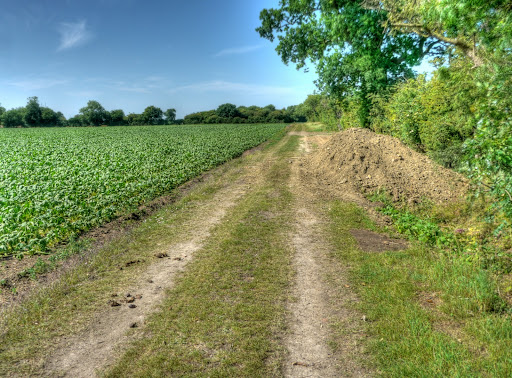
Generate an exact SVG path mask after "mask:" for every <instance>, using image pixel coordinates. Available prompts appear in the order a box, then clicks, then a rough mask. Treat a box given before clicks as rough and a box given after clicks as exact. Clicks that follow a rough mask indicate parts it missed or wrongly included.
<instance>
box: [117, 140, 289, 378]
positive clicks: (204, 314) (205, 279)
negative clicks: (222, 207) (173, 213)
mask: <svg viewBox="0 0 512 378" xmlns="http://www.w3.org/2000/svg"><path fill="white" fill-rule="evenodd" d="M297 144H298V138H296V137H292V138H287V142H286V143H285V144H284V145H282V146H281V148H280V150H279V151H278V153H277V154H276V155H277V156H278V157H279V158H278V159H276V162H274V163H273V164H271V165H270V166H269V169H268V170H267V172H266V178H265V180H264V184H263V186H262V187H259V188H254V191H253V192H252V193H250V194H249V195H247V196H246V197H245V198H244V200H243V201H241V202H240V204H238V205H237V206H236V207H235V208H234V209H233V210H232V212H231V213H230V216H229V219H227V220H226V221H225V222H224V223H223V224H221V225H219V226H217V228H216V229H215V230H214V232H213V234H212V237H211V239H210V240H209V242H208V243H207V245H206V246H205V247H204V248H203V249H202V250H201V251H198V252H196V255H195V259H194V260H193V262H192V263H191V264H190V265H189V266H188V269H187V271H186V273H185V274H184V276H183V277H182V278H181V279H180V281H179V282H178V284H177V285H176V287H175V288H174V289H173V290H172V291H169V293H168V297H167V298H166V300H165V301H164V303H163V304H162V306H161V310H160V311H159V312H158V313H156V314H154V315H153V316H152V317H151V318H150V319H149V320H148V322H147V325H146V330H145V332H146V337H145V338H143V339H141V340H139V341H136V342H135V343H134V345H133V346H132V347H131V348H130V349H129V350H128V351H127V352H126V353H125V355H124V356H123V357H122V358H121V360H120V361H119V362H118V363H117V365H116V366H115V367H113V368H112V369H111V370H110V371H109V372H108V374H107V376H109V377H125V376H137V377H161V376H208V377H211V376H213V377H215V376H236V377H242V376H251V377H253V376H275V375H280V374H281V372H280V370H281V365H282V358H283V354H284V351H283V350H282V347H281V346H280V343H279V335H280V333H281V332H282V331H283V330H284V326H285V316H284V315H285V304H286V299H287V293H288V289H289V282H290V276H291V274H292V272H291V269H290V261H291V250H290V248H289V246H288V244H287V241H286V236H287V232H288V231H289V230H288V228H289V222H290V216H291V214H290V213H289V208H290V203H291V200H292V197H291V194H290V192H289V191H288V188H287V180H288V176H289V174H290V168H289V164H288V163H287V162H286V161H284V160H283V157H284V156H286V154H287V153H288V152H290V151H293V150H294V149H295V148H297Z"/></svg>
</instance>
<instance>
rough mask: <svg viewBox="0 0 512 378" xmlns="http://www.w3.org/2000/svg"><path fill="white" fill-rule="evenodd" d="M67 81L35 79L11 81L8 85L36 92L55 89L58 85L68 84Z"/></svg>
mask: <svg viewBox="0 0 512 378" xmlns="http://www.w3.org/2000/svg"><path fill="white" fill-rule="evenodd" d="M67 83H68V81H67V80H52V79H33V80H20V81H11V82H9V83H8V84H9V85H12V86H13V87H18V88H21V89H24V90H27V91H36V90H40V89H47V88H51V87H55V86H56V85H63V84H67Z"/></svg>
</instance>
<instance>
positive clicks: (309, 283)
mask: <svg viewBox="0 0 512 378" xmlns="http://www.w3.org/2000/svg"><path fill="white" fill-rule="evenodd" d="M301 136H303V138H302V139H301V144H300V151H301V152H302V153H303V154H306V158H307V154H310V153H311V152H312V151H314V150H315V149H316V148H318V146H319V145H322V144H324V143H325V141H326V140H327V138H328V137H327V136H325V135H312V134H311V133H309V134H308V133H305V134H303V133H301ZM302 166H303V164H302V162H301V161H296V162H295V164H294V165H293V167H292V176H291V180H290V190H291V192H292V193H293V194H294V198H295V203H294V213H295V227H294V231H293V233H292V235H290V239H291V244H292V247H293V249H294V251H295V256H294V260H293V264H294V269H295V270H296V277H295V283H294V286H293V289H292V298H294V299H295V300H293V301H291V302H290V304H289V308H288V311H289V317H288V324H289V329H290V330H289V334H288V335H287V336H286V338H285V340H284V342H285V346H286V348H287V350H288V353H289V354H288V357H287V359H286V362H285V366H284V373H285V376H287V377H339V376H344V377H364V376H368V374H369V372H368V371H367V370H366V369H365V368H363V367H362V366H361V364H360V355H361V354H360V353H361V349H360V347H359V346H358V340H359V339H360V338H361V337H363V336H362V335H361V333H360V332H359V333H358V332H347V333H346V336H345V337H344V338H343V340H337V342H338V344H342V345H343V347H342V348H341V350H343V353H334V352H333V350H332V348H331V347H330V346H329V341H331V322H332V321H335V322H337V323H343V324H345V325H346V327H347V330H350V329H353V328H354V327H356V328H359V327H358V326H359V324H360V322H361V317H360V316H359V314H357V313H356V312H355V311H353V310H352V306H351V304H352V303H353V302H354V301H356V300H357V298H356V296H355V294H354V292H353V291H352V290H350V288H349V286H348V285H345V286H347V288H346V290H344V291H343V292H342V293H341V295H339V294H338V295H336V298H334V296H335V294H334V293H335V292H336V293H339V291H338V290H334V288H333V287H332V286H330V284H329V283H328V282H327V274H328V273H329V272H330V271H331V268H330V267H331V266H333V265H334V264H333V262H332V261H330V259H329V257H328V255H329V251H330V249H331V248H332V247H331V246H330V245H329V244H328V243H327V241H326V238H325V235H324V231H323V230H324V229H325V222H326V221H325V219H323V218H322V216H321V214H320V213H319V212H318V209H319V207H321V206H320V202H321V201H322V197H321V196H319V192H318V191H317V190H316V187H315V186H313V185H311V182H310V181H309V180H308V179H307V175H304V171H303V168H302ZM340 273H341V274H340ZM336 275H337V281H338V282H339V281H343V282H346V281H347V278H346V276H345V275H344V272H340V271H337V272H336ZM334 301H335V303H336V305H333V302H334Z"/></svg>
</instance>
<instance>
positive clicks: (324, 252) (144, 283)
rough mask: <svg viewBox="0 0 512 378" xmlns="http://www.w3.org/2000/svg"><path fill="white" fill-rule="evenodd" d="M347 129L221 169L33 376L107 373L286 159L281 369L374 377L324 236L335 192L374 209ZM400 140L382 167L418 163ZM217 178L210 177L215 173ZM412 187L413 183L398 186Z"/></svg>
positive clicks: (357, 145) (342, 275) (303, 137)
mask: <svg viewBox="0 0 512 378" xmlns="http://www.w3.org/2000/svg"><path fill="white" fill-rule="evenodd" d="M348 132H349V133H352V134H351V135H352V137H354V139H353V140H352V142H351V139H350V137H351V136H350V134H346V133H345V134H346V135H345V137H346V139H345V140H343V139H340V135H342V136H343V133H341V134H338V135H336V138H337V139H333V138H332V137H331V135H329V134H326V133H308V132H292V133H290V134H289V135H288V136H286V137H285V138H284V139H283V140H282V141H281V142H280V145H284V144H285V143H287V141H290V140H291V139H292V138H299V139H300V143H299V144H298V147H297V148H296V150H294V151H293V152H291V153H289V155H286V158H285V157H283V156H281V155H279V154H278V152H277V151H278V149H277V147H275V146H273V147H270V148H264V149H260V148H256V149H254V150H253V151H252V154H254V156H253V155H250V154H245V155H244V157H243V158H242V159H245V160H242V161H241V163H240V164H238V165H236V164H235V165H234V166H233V167H232V168H226V169H228V171H226V172H224V173H223V175H224V174H227V175H228V176H229V174H230V173H229V172H230V171H229V169H231V170H232V171H233V172H235V171H236V172H235V173H231V176H229V177H235V178H236V179H233V180H226V179H225V176H223V175H217V180H218V181H219V182H220V183H221V186H220V189H219V190H218V191H216V192H215V194H214V195H213V196H212V197H211V198H208V199H205V200H203V201H202V202H201V201H200V202H198V203H197V204H196V205H195V206H194V207H192V209H191V210H190V211H191V213H190V214H189V216H188V218H186V219H187V221H185V222H182V223H179V224H178V225H174V226H173V227H174V228H173V234H172V235H174V236H172V237H170V238H167V239H166V241H165V242H162V240H159V239H155V240H149V241H147V248H148V250H150V251H151V255H149V256H155V255H156V256H159V257H161V258H154V261H152V263H151V264H148V265H145V268H144V269H139V270H138V271H133V274H136V277H135V279H134V280H132V283H131V284H130V285H127V286H123V287H120V288H118V290H116V291H115V292H112V293H111V294H112V296H111V300H109V304H115V305H112V306H110V305H105V304H104V305H103V307H102V309H101V310H99V311H95V312H94V313H93V314H92V315H91V316H90V318H89V321H88V323H87V324H86V326H85V327H84V328H83V329H81V330H80V332H77V333H75V334H74V335H70V336H66V335H65V334H63V337H59V338H57V339H56V340H55V345H53V346H52V347H51V348H50V349H49V350H50V353H49V354H48V355H47V356H46V357H45V358H44V361H42V362H37V363H35V366H37V367H36V368H35V369H36V371H38V373H37V374H38V375H44V376H69V377H90V376H94V375H95V374H99V375H101V374H103V373H104V372H105V371H106V369H108V368H109V367H110V366H113V365H115V364H116V362H117V361H118V359H119V358H120V357H121V356H122V355H123V353H124V351H125V349H126V348H128V347H129V346H130V345H131V343H132V341H134V340H137V339H140V338H143V337H147V334H145V333H144V332H145V331H144V329H145V321H146V319H147V318H148V317H149V316H150V315H151V314H153V313H155V312H158V311H159V305H160V304H161V303H162V301H163V300H164V298H165V297H166V295H167V293H169V292H171V291H172V290H173V288H174V287H175V284H176V282H177V280H179V279H180V277H181V275H182V274H183V272H186V271H187V265H188V264H190V263H191V262H193V261H194V254H195V253H196V252H197V251H200V250H201V249H202V247H203V246H204V245H205V244H206V243H207V242H208V241H209V240H210V239H211V238H212V230H213V229H214V228H215V227H216V226H218V225H222V224H224V223H225V222H227V219H228V218H229V214H230V211H231V209H232V208H234V207H236V206H237V205H238V204H239V203H240V202H242V201H243V200H244V199H245V198H250V197H251V196H252V195H253V194H254V193H256V191H257V190H259V189H258V188H263V187H267V188H268V187H272V185H273V183H272V182H270V181H268V182H267V181H266V180H270V178H269V177H271V176H269V175H268V174H267V173H268V172H269V171H271V170H272V168H273V167H275V166H276V162H282V160H283V159H286V162H287V164H289V166H288V167H289V173H290V174H289V175H284V176H283V177H286V180H287V181H286V182H285V183H284V184H285V186H286V187H288V190H289V193H290V194H291V197H292V200H291V202H290V203H291V205H290V206H291V207H290V208H288V209H287V210H286V211H284V210H283V214H267V216H268V217H283V218H284V219H287V222H289V224H290V226H291V228H290V232H289V233H288V234H287V236H286V240H287V244H288V245H289V247H290V251H291V254H292V255H291V261H292V271H293V272H294V275H293V278H292V280H291V282H290V283H289V284H290V286H289V287H290V292H289V294H288V296H289V300H288V304H287V306H286V307H287V308H286V312H287V315H286V322H287V327H286V328H287V331H286V333H285V334H283V335H275V337H276V338H277V339H279V343H280V344H282V347H283V348H284V350H285V353H284V354H283V356H284V358H283V359H282V360H281V365H282V366H281V367H280V371H281V373H282V375H284V376H288V377H335V376H357V377H360V376H371V375H372V374H371V372H370V371H368V370H367V369H368V368H367V367H363V365H364V364H362V362H361V355H362V354H363V353H364V351H363V347H362V346H361V345H362V343H361V340H362V339H363V338H364V330H363V328H364V327H362V323H361V322H362V321H361V314H358V313H357V311H355V310H354V307H353V303H354V302H357V300H358V299H357V296H356V295H355V293H354V291H353V290H352V289H351V287H350V285H349V281H348V278H347V277H346V268H345V267H342V266H339V265H340V264H339V263H335V262H334V261H333V260H332V257H331V252H332V248H333V247H332V246H331V245H330V244H329V241H328V237H327V236H326V232H327V231H326V230H327V229H328V220H327V218H326V209H325V208H324V207H323V206H324V203H326V202H328V201H329V200H333V199H337V200H342V201H345V202H351V203H356V204H357V205H359V206H360V207H363V208H365V209H367V210H369V211H370V213H371V212H372V205H371V203H369V202H368V201H367V200H366V199H365V197H364V195H363V193H362V192H364V189H365V186H364V185H360V184H358V185H356V184H357V183H355V182H354V180H355V179H354V178H353V177H352V176H351V175H353V174H354V173H353V169H356V170H359V169H363V170H364V169H365V167H366V166H367V165H368V159H367V157H366V155H364V154H363V153H362V152H361V151H363V152H364V151H366V153H367V152H368V151H367V150H369V149H370V147H368V146H367V145H365V144H364V143H363V142H362V141H360V140H359V139H360V134H361V133H364V131H363V132H359V131H348ZM365 137H368V136H366V135H365ZM379 138H380V137H377V142H378V144H380V147H383V146H382V144H383V143H386V139H385V138H384V139H382V138H380V139H379ZM367 139H368V138H367ZM368 140H369V143H370V144H372V143H374V142H373V141H372V139H371V138H370V139H368ZM375 143H376V142H375ZM393 143H395V142H394V141H393ZM278 145H279V144H278ZM339 145H342V146H344V148H345V149H346V148H348V149H350V150H351V151H353V155H354V156H353V158H350V156H349V155H350V154H347V153H344V152H343V150H339V151H338V150H336V148H337V147H336V146H339ZM402 147H403V146H400V145H396V146H395V150H393V151H391V152H390V154H391V155H390V156H395V155H397V154H398V155H400V156H402V157H403V156H405V158H403V159H398V160H396V162H395V161H391V163H390V162H388V160H389V159H388V157H389V156H387V155H385V154H384V155H383V156H382V157H379V158H377V160H379V162H382V164H380V166H382V167H384V168H385V169H388V168H389V166H390V164H394V163H396V164H401V167H402V168H401V172H402V175H404V172H405V171H406V169H407V167H406V165H405V163H404V162H403V160H404V159H405V160H406V159H411V160H412V163H411V164H413V165H417V164H419V163H421V162H418V160H417V159H416V156H415V155H414V154H412V153H411V154H408V155H407V154H406V153H405V152H404V151H405V150H404V151H402V150H401V149H402ZM357 149H359V150H361V151H358V150H357ZM397 151H398V152H397ZM345 152H346V151H345ZM363 155H364V156H363ZM347 156H349V158H347ZM252 157H255V158H254V159H252ZM361 157H362V158H361ZM347 159H348V160H347ZM391 159H394V157H392V158H391ZM379 162H376V163H375V164H370V166H368V168H366V169H367V171H366V172H369V169H372V171H371V172H370V173H369V174H368V175H367V178H366V180H367V181H368V180H373V181H371V182H373V183H377V184H375V185H377V186H378V185H379V184H378V180H379V179H382V180H384V179H390V177H387V176H386V174H385V170H384V174H381V173H379V171H378V169H379ZM427 163H428V162H427ZM427 163H426V164H427ZM428 164H430V163H428ZM347 169H348V170H347ZM432 174H434V175H435V177H436V178H437V181H436V183H437V184H442V183H441V182H440V181H439V180H438V178H439V177H441V176H442V175H443V174H445V172H443V171H442V170H437V171H436V172H434V173H432ZM450 174H451V173H450ZM214 176H215V175H213V176H212V177H214ZM212 177H210V178H207V179H206V180H214V178H212ZM397 177H398V178H400V177H402V176H400V175H398V176H397ZM450 177H452V176H450ZM453 177H454V178H455V179H458V178H457V177H455V176H453ZM391 179H392V177H391ZM340 180H341V181H340ZM343 180H345V181H343ZM346 180H348V181H346ZM375 180H377V181H375ZM342 181H343V182H342ZM448 181H449V180H448ZM368 182H370V181H368ZM397 182H398V181H397ZM343 183H345V184H343ZM395 184H396V185H399V184H400V183H399V182H398V184H397V183H395ZM413 187H414V186H413ZM443 188H444V187H443ZM447 188H448V186H447V187H446V188H444V189H443V190H438V188H433V190H432V194H433V195H434V196H436V195H438V194H439V195H441V197H443V196H446V195H449V194H450V193H448V190H449V189H447ZM407 190H410V188H405V189H404V190H402V191H401V190H399V191H398V192H397V193H402V192H406V191H407ZM434 199H435V198H434ZM353 236H354V238H355V239H356V240H358V241H359V245H360V247H361V249H363V250H369V251H382V250H386V249H394V248H395V247H396V248H398V249H400V248H403V247H405V245H403V244H400V243H399V242H394V241H390V240H389V239H386V238H385V237H383V236H381V235H378V234H371V233H369V232H367V231H365V232H363V230H354V233H353ZM395 244H396V245H395ZM203 253H204V252H203ZM328 277H330V279H328ZM332 277H335V278H334V279H333V278H332ZM333 285H335V286H333ZM340 287H342V288H343V290H340ZM334 323H335V324H338V325H340V324H341V325H342V326H343V329H345V330H346V333H345V334H344V335H343V336H342V337H340V336H339V334H338V336H337V339H336V340H335V342H336V344H337V345H338V348H337V349H336V351H334V350H333V349H332V348H331V346H330V343H331V342H332V341H333V340H332V337H333V336H332V332H331V327H332V325H333V324H334ZM41 369H42V370H41ZM8 375H11V376H18V375H17V373H16V372H15V371H9V374H8Z"/></svg>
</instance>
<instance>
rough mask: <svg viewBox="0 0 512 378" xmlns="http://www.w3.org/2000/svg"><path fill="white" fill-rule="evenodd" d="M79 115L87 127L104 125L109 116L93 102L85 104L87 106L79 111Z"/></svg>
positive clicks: (98, 104)
mask: <svg viewBox="0 0 512 378" xmlns="http://www.w3.org/2000/svg"><path fill="white" fill-rule="evenodd" d="M80 114H81V115H82V116H83V120H84V121H85V122H86V123H87V124H88V125H94V126H100V125H104V124H105V123H106V121H107V119H108V116H109V114H108V112H107V111H106V110H105V108H104V107H103V106H101V104H100V103H99V102H98V101H94V100H91V101H89V102H87V106H85V107H83V108H81V109H80Z"/></svg>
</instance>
